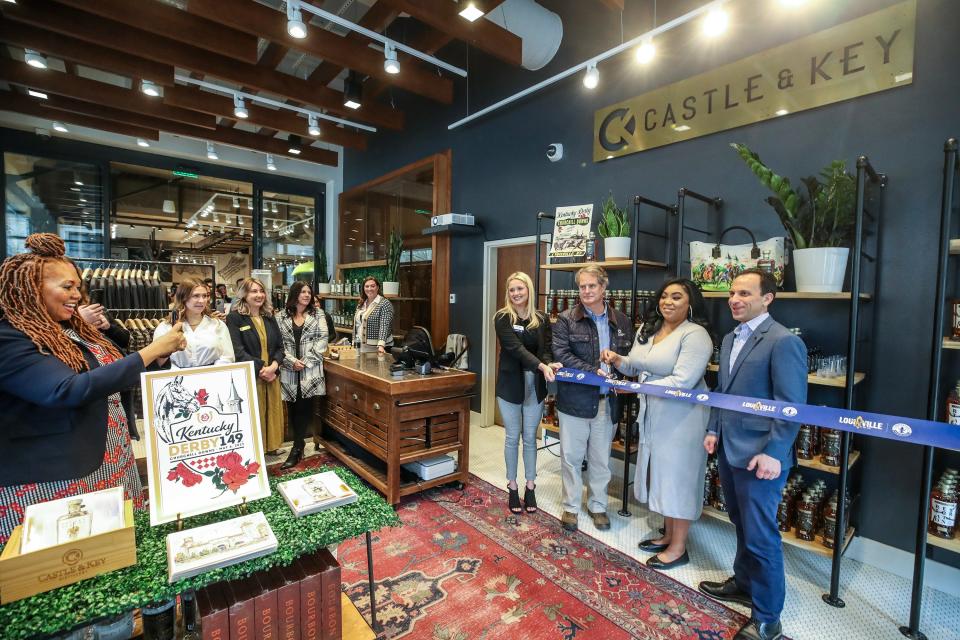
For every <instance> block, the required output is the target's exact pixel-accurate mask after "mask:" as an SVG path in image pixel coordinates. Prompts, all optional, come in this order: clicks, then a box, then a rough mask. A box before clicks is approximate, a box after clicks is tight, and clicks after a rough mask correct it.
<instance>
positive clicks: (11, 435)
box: [0, 233, 184, 543]
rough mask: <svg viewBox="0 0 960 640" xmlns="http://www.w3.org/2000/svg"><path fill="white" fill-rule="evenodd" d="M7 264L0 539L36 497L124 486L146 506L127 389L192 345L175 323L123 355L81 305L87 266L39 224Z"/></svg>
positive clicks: (0, 330)
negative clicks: (124, 402) (124, 399)
mask: <svg viewBox="0 0 960 640" xmlns="http://www.w3.org/2000/svg"><path fill="white" fill-rule="evenodd" d="M26 245H27V248H29V249H30V250H31V252H30V253H21V254H18V255H15V256H12V257H11V258H8V259H7V260H5V261H4V263H3V265H2V266H0V290H2V291H3V295H2V296H0V310H2V311H3V318H2V319H0V407H2V408H3V410H2V412H0V460H2V461H3V464H2V465H0V543H4V542H6V540H7V539H8V538H9V536H10V533H11V532H12V531H13V528H14V527H15V526H16V525H18V524H20V522H21V521H22V520H23V513H24V509H25V508H26V507H27V506H29V505H31V504H36V503H38V502H45V501H47V500H54V499H58V498H63V497H66V496H71V495H77V494H81V493H87V492H90V491H97V490H100V489H106V488H109V487H116V486H123V488H124V494H125V497H126V498H127V499H130V500H133V502H134V505H135V506H137V507H138V508H139V507H142V506H143V495H142V494H143V491H142V488H141V486H140V479H139V477H138V475H137V468H136V463H135V461H134V457H133V451H132V450H131V448H130V434H129V432H128V430H127V417H126V415H125V414H124V411H123V407H122V406H121V404H120V396H119V393H118V392H119V391H121V390H123V389H126V388H128V387H131V386H133V385H135V384H138V382H139V379H140V373H141V372H142V371H144V369H145V368H146V366H147V365H149V364H151V363H152V362H154V361H155V360H157V359H158V358H162V357H166V356H169V355H170V354H171V353H173V352H175V351H178V350H180V349H182V348H183V346H184V337H183V332H182V331H181V330H180V325H179V324H177V326H176V327H174V330H173V331H171V332H170V333H169V334H168V335H167V336H165V337H164V339H162V340H158V341H155V342H154V343H153V344H151V345H149V346H147V347H144V348H143V349H141V350H140V351H138V352H137V353H132V354H130V355H128V356H126V357H123V356H122V355H121V354H120V352H119V351H118V350H117V348H116V346H115V345H114V344H113V343H112V342H111V341H110V340H109V339H107V338H106V337H105V336H104V335H103V334H101V333H100V331H98V330H97V329H96V328H95V327H94V326H92V325H91V324H89V323H88V322H86V321H85V320H83V319H82V318H81V317H80V315H79V313H78V312H77V306H78V304H79V303H80V300H81V295H80V285H81V279H80V272H79V271H78V270H77V268H76V266H75V265H74V264H73V262H71V261H70V260H69V259H68V258H67V257H66V256H65V247H64V244H63V240H61V239H60V238H59V237H58V236H56V235H54V234H52V233H35V234H33V235H31V236H29V237H28V238H27V240H26Z"/></svg>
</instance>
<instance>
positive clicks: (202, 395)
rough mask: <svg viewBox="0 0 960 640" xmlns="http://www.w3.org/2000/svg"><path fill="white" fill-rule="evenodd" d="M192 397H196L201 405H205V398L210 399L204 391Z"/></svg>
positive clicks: (201, 390)
mask: <svg viewBox="0 0 960 640" xmlns="http://www.w3.org/2000/svg"><path fill="white" fill-rule="evenodd" d="M194 397H196V399H197V402H199V403H200V404H201V405H205V404H207V398H209V397H210V394H209V393H207V390H206V389H200V390H199V391H197V393H196V394H194Z"/></svg>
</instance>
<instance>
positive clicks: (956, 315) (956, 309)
mask: <svg viewBox="0 0 960 640" xmlns="http://www.w3.org/2000/svg"><path fill="white" fill-rule="evenodd" d="M950 321H951V327H952V329H951V332H950V333H951V336H952V337H953V339H954V340H960V298H954V299H953V300H952V301H950Z"/></svg>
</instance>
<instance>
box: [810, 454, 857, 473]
mask: <svg viewBox="0 0 960 640" xmlns="http://www.w3.org/2000/svg"><path fill="white" fill-rule="evenodd" d="M859 459H860V452H859V451H851V452H850V458H849V459H848V460H847V469H850V468H852V467H853V465H854V464H855V463H856V462H857V460H859ZM797 465H798V466H800V467H803V468H804V469H816V470H817V471H823V472H825V473H833V474H835V475H839V474H840V467H831V466H829V465H826V464H823V463H822V462H820V459H819V457H817V458H814V459H813V460H803V459H801V458H797Z"/></svg>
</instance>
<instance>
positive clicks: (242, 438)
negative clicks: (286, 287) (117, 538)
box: [140, 362, 270, 525]
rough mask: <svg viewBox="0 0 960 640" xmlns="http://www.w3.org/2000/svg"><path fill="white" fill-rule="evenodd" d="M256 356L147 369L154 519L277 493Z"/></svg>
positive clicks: (145, 409)
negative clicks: (270, 474) (263, 431)
mask: <svg viewBox="0 0 960 640" xmlns="http://www.w3.org/2000/svg"><path fill="white" fill-rule="evenodd" d="M255 380H256V377H255V373H254V370H253V363H252V362H239V363H235V364H223V365H216V366H210V367H197V368H195V369H174V370H171V371H155V372H149V373H144V374H142V375H141V378H140V384H141V387H142V389H143V403H144V407H143V414H144V423H145V426H146V429H145V431H146V441H147V477H148V478H149V481H150V487H149V490H150V524H151V525H158V524H162V523H164V522H170V521H171V520H176V519H177V517H178V516H179V517H183V518H185V517H187V516H191V515H197V514H199V513H206V512H208V511H216V510H217V509H223V508H224V507H229V506H231V505H236V504H240V503H241V502H243V500H244V498H246V499H247V501H251V500H256V499H257V498H263V497H266V496H268V495H270V486H269V484H268V483H267V470H266V467H265V465H264V459H263V443H262V442H261V440H260V412H259V411H258V408H257V389H256V383H255Z"/></svg>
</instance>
